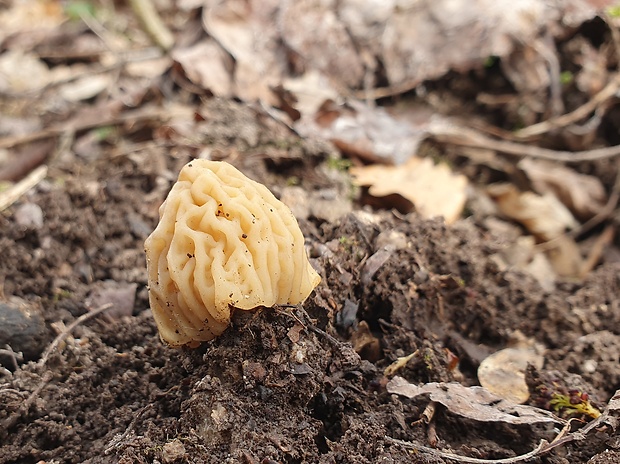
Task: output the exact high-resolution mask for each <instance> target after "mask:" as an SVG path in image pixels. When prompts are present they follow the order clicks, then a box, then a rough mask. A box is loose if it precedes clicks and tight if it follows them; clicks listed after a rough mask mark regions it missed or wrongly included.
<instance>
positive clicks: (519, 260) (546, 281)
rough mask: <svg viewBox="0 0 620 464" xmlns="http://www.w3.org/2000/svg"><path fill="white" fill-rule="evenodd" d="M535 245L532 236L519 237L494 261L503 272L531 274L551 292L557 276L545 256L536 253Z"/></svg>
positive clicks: (543, 287)
mask: <svg viewBox="0 0 620 464" xmlns="http://www.w3.org/2000/svg"><path fill="white" fill-rule="evenodd" d="M535 245H536V240H535V239H534V237H532V236H531V235H526V236H521V237H517V238H516V239H514V241H513V242H512V243H510V245H509V246H508V247H506V248H504V249H503V250H502V251H501V252H499V253H497V254H495V255H493V256H492V259H493V261H494V262H495V263H496V264H497V265H498V266H499V268H500V269H501V270H503V271H504V270H507V269H515V270H518V271H521V272H524V273H526V274H529V275H531V276H532V277H534V278H535V279H536V280H537V281H538V283H539V285H540V287H541V288H542V289H543V290H545V291H547V292H551V291H553V289H554V288H555V279H556V277H557V275H556V273H555V271H554V270H553V267H552V265H551V263H550V262H549V260H548V259H547V257H546V256H545V254H544V253H542V252H539V251H536V249H535Z"/></svg>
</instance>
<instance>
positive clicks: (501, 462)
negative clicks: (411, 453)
mask: <svg viewBox="0 0 620 464" xmlns="http://www.w3.org/2000/svg"><path fill="white" fill-rule="evenodd" d="M385 439H386V440H387V441H390V442H392V443H396V444H398V445H401V446H404V447H405V448H408V449H413V450H416V451H423V452H425V453H429V454H432V455H434V456H438V457H440V458H443V459H451V460H453V461H457V462H465V463H468V464H514V463H515V462H523V461H527V460H528V459H531V458H533V457H536V456H538V455H539V454H540V453H541V452H542V450H543V449H544V448H545V446H546V445H547V444H548V443H547V441H546V440H541V441H540V443H539V444H538V446H537V447H536V448H534V449H533V450H532V451H530V452H529V453H526V454H522V455H520V456H515V457H512V458H503V459H478V458H470V457H467V456H461V455H460V454H454V453H448V452H445V451H441V450H436V449H433V448H429V447H427V446H422V445H417V444H415V443H411V442H408V441H404V440H398V439H396V438H392V437H388V436H386V437H385Z"/></svg>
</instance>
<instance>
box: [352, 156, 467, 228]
mask: <svg viewBox="0 0 620 464" xmlns="http://www.w3.org/2000/svg"><path fill="white" fill-rule="evenodd" d="M351 175H352V176H353V178H354V181H355V183H356V184H357V185H362V186H369V193H370V194H371V195H372V196H374V197H385V196H388V195H393V194H397V195H400V196H402V197H403V198H405V199H407V200H408V201H410V202H411V203H412V204H413V205H414V206H415V209H416V211H417V212H418V213H419V214H420V215H421V216H423V217H424V218H432V217H437V216H443V217H444V219H445V221H446V223H448V224H451V223H453V222H454V221H456V220H457V219H458V218H459V216H460V215H461V213H462V211H463V207H464V206H465V200H466V193H465V190H466V188H467V178H466V177H465V176H463V175H460V174H454V173H453V172H452V171H451V169H450V168H449V167H448V166H447V165H446V164H437V165H436V164H434V163H433V161H432V160H430V159H429V158H411V159H410V160H409V161H407V163H405V164H403V165H402V166H383V165H372V166H364V167H355V168H352V169H351Z"/></svg>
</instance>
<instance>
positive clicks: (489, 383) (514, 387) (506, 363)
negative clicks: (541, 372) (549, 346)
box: [478, 347, 544, 403]
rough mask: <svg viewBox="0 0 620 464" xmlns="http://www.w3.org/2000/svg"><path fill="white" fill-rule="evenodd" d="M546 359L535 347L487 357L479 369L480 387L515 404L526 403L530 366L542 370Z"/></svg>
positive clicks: (516, 348)
mask: <svg viewBox="0 0 620 464" xmlns="http://www.w3.org/2000/svg"><path fill="white" fill-rule="evenodd" d="M543 363H544V358H543V356H542V354H541V353H540V352H539V351H538V350H536V349H534V348H533V347H514V348H505V349H503V350H500V351H496V352H495V353H493V354H492V355H490V356H487V357H486V358H485V359H484V360H483V361H482V362H481V363H480V366H479V367H478V380H479V381H480V385H482V386H483V387H484V388H486V389H487V390H489V391H490V392H491V393H494V394H496V395H497V396H499V397H500V398H503V399H505V400H508V401H512V402H514V403H525V402H526V401H527V400H528V398H529V397H530V392H529V390H528V387H527V384H526V383H525V370H526V369H527V366H528V364H533V365H534V366H536V368H537V369H542V366H543Z"/></svg>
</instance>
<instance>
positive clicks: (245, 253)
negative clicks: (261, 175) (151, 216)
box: [145, 159, 321, 347]
mask: <svg viewBox="0 0 620 464" xmlns="http://www.w3.org/2000/svg"><path fill="white" fill-rule="evenodd" d="M159 216H160V220H159V224H158V225H157V227H156V228H155V230H154V231H153V233H152V234H151V235H150V236H149V237H148V238H147V239H146V242H145V251H146V258H147V269H148V281H149V302H150V306H151V310H152V312H153V316H154V318H155V322H156V323H157V328H158V330H159V334H160V337H161V339H162V340H163V341H164V342H165V343H167V344H168V345H170V346H184V345H187V346H191V347H196V346H198V345H199V344H200V342H203V341H208V340H212V339H213V338H215V337H217V336H218V335H220V334H221V333H222V332H224V330H225V329H226V328H227V327H228V325H229V323H230V318H231V309H232V308H236V309H242V310H250V309H254V308H257V307H261V306H264V307H272V306H274V305H277V304H293V305H295V304H300V303H303V301H304V300H306V298H308V296H309V295H310V293H312V290H313V289H314V288H315V287H316V286H317V285H318V284H319V282H320V280H321V278H320V277H319V275H318V274H317V273H316V271H315V270H314V269H313V268H312V266H311V265H310V262H309V261H308V257H307V255H306V251H305V249H304V237H303V234H302V233H301V230H300V229H299V224H298V223H297V220H296V219H295V217H294V216H293V213H292V212H291V210H290V209H289V208H288V207H287V206H286V205H285V204H284V203H282V202H281V201H280V200H278V199H277V198H276V197H275V196H274V195H273V194H272V193H271V192H270V191H269V189H267V187H265V186H264V185H262V184H260V183H258V182H255V181H253V180H251V179H249V178H248V177H246V176H245V175H244V174H242V173H241V172H240V171H239V170H237V169H236V168H234V167H233V166H231V165H230V164H228V163H226V162H223V161H209V160H204V159H196V160H193V161H191V162H189V163H188V164H186V165H185V166H184V167H183V169H181V172H180V174H179V178H178V180H177V182H176V183H175V184H174V186H173V187H172V190H171V191H170V193H169V194H168V197H167V198H166V200H165V201H164V203H163V204H162V205H161V207H160V210H159Z"/></svg>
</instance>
